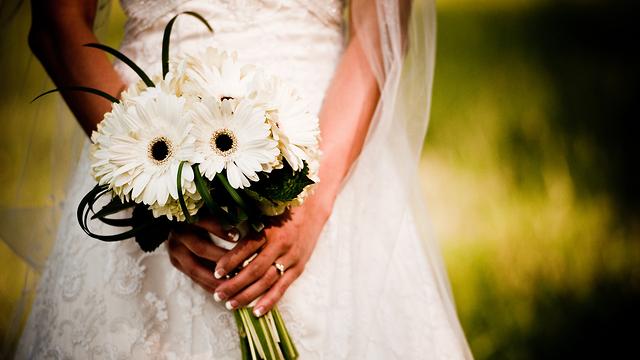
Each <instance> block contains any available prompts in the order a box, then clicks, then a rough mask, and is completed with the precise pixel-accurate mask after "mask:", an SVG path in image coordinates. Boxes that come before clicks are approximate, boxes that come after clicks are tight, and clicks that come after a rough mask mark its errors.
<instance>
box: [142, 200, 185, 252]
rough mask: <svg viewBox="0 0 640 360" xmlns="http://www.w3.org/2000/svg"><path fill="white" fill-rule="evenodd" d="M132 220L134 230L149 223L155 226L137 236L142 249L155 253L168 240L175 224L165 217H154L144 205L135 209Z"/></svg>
mask: <svg viewBox="0 0 640 360" xmlns="http://www.w3.org/2000/svg"><path fill="white" fill-rule="evenodd" d="M131 219H132V220H133V227H134V228H138V227H142V226H144V224H147V223H152V224H153V226H149V227H147V228H146V230H145V231H140V232H138V233H137V234H136V236H135V238H136V242H137V243H138V245H140V248H141V249H142V250H143V251H146V252H152V251H154V250H155V249H157V248H158V246H160V245H161V244H162V243H163V242H164V241H165V240H167V238H168V237H169V233H170V232H171V229H172V228H173V224H174V223H173V222H172V221H170V220H169V219H167V218H166V217H165V216H161V217H159V218H155V217H153V213H152V212H151V210H149V208H148V207H147V206H146V205H142V204H139V205H138V206H136V207H135V209H134V210H133V214H132V215H131Z"/></svg>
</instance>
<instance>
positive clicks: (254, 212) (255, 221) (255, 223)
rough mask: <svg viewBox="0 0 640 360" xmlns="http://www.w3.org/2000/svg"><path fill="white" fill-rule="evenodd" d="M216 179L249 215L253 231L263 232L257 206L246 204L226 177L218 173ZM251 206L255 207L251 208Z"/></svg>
mask: <svg viewBox="0 0 640 360" xmlns="http://www.w3.org/2000/svg"><path fill="white" fill-rule="evenodd" d="M216 177H217V178H218V180H220V182H221V183H222V186H224V188H225V190H227V192H228V193H229V195H231V197H232V198H233V201H235V202H236V204H238V206H239V207H240V209H242V211H243V212H244V213H245V214H247V216H248V218H247V220H249V223H250V224H251V227H252V228H253V230H255V231H257V232H259V231H262V229H264V224H263V223H262V221H260V219H259V218H258V216H259V215H258V214H259V211H258V209H257V208H256V206H255V205H254V204H253V203H247V202H245V201H244V199H243V198H242V197H241V196H240V194H238V192H237V191H236V189H234V188H233V186H231V184H229V181H228V180H227V177H226V176H224V175H222V174H220V173H217V174H216ZM249 204H251V205H253V206H250V205H249Z"/></svg>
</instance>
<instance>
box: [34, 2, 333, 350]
mask: <svg viewBox="0 0 640 360" xmlns="http://www.w3.org/2000/svg"><path fill="white" fill-rule="evenodd" d="M186 14H189V15H192V16H195V17H197V18H198V19H200V20H201V21H203V22H204V23H205V24H206V25H207V27H209V24H207V22H206V21H205V20H204V19H202V18H201V17H200V16H199V15H198V14H196V13H192V12H186ZM176 17H177V16H176ZM174 21H175V17H174V18H173V19H172V20H171V21H170V22H169V24H168V25H167V28H166V30H165V37H164V40H163V49H162V58H163V74H162V76H159V75H157V76H154V77H152V78H149V77H148V76H147V75H146V74H145V73H144V72H143V71H142V70H141V69H140V68H139V67H138V66H136V65H135V64H134V63H133V62H132V61H131V60H129V59H128V58H126V57H125V56H124V55H122V54H121V53H119V52H118V51H116V50H114V49H111V48H108V47H106V46H103V45H99V44H88V45H87V46H91V47H96V48H99V49H102V50H104V51H107V52H109V53H111V54H113V55H114V56H116V57H118V58H119V59H121V60H122V61H124V62H125V63H127V64H128V65H129V66H130V67H131V68H132V69H133V70H134V71H136V72H137V73H138V74H139V75H140V77H141V79H142V80H140V82H138V83H136V84H134V85H132V86H131V87H130V88H129V89H128V90H126V91H124V92H123V93H122V99H121V100H120V101H118V100H117V99H115V98H113V97H111V96H109V95H107V94H105V93H102V92H100V91H98V90H95V89H88V88H81V87H72V88H63V89H56V90H52V91H50V92H53V91H64V90H82V91H89V92H92V93H94V94H98V95H101V96H104V97H107V98H108V99H109V100H110V101H112V102H113V105H112V111H111V112H109V113H107V114H105V116H104V120H103V121H102V122H101V123H100V124H98V128H97V130H96V131H94V132H93V134H92V136H91V140H92V142H93V145H92V147H91V151H90V156H91V158H92V160H93V164H92V175H93V176H94V178H95V179H96V180H97V181H98V185H96V187H95V188H94V189H93V190H92V191H90V192H89V193H88V194H87V195H86V196H85V197H84V199H83V200H82V202H81V203H80V205H79V207H78V220H79V222H80V224H81V226H82V228H83V229H84V230H85V232H86V233H87V234H89V235H90V236H92V237H94V238H97V239H100V240H104V241H118V240H124V239H127V238H131V237H135V239H136V241H137V242H138V244H139V245H140V247H141V248H142V249H143V250H144V251H153V250H155V249H156V248H157V247H158V246H159V245H160V244H161V243H162V242H163V241H164V240H165V239H166V238H167V236H168V234H169V232H170V231H171V228H172V226H173V224H175V223H176V222H177V221H187V222H194V221H197V219H198V214H201V212H203V211H208V212H210V213H211V214H213V215H214V216H215V217H216V219H217V220H218V221H219V222H220V224H221V225H222V226H223V227H224V228H226V229H230V228H232V227H234V226H238V225H239V224H249V225H250V227H251V228H252V229H253V230H254V231H261V230H262V229H263V227H264V225H263V219H264V218H265V217H267V216H275V215H279V214H281V213H282V212H283V211H284V210H285V209H286V208H288V207H290V206H297V205H300V204H302V202H303V201H304V199H305V197H306V196H307V195H308V194H309V193H310V192H311V191H312V189H313V187H314V186H315V184H316V183H317V182H318V178H317V172H318V165H319V158H320V156H321V152H320V151H319V148H318V142H319V140H320V130H319V128H318V118H317V117H315V116H313V115H311V114H309V110H308V103H307V102H306V101H304V100H303V99H301V98H300V97H299V96H298V94H297V92H296V90H295V89H294V88H293V87H292V86H290V85H289V84H287V83H285V82H284V81H282V80H280V79H279V78H277V77H275V76H270V75H267V74H266V72H265V71H264V70H263V69H260V68H259V67H257V66H256V65H253V64H246V65H241V63H240V62H239V61H238V58H237V54H236V53H232V54H228V53H227V52H219V51H218V50H216V49H214V48H207V49H206V50H205V51H204V52H202V53H200V54H194V55H189V54H182V55H180V56H178V57H176V58H173V59H169V57H168V52H169V35H170V33H171V28H172V26H173V23H174ZM209 30H211V28H210V27H209ZM47 93H49V92H47ZM45 94H46V93H45ZM43 95H44V94H43ZM41 96H42V95H41ZM105 195H107V196H108V197H109V198H110V201H109V203H108V204H107V205H105V206H103V207H102V208H101V209H100V210H99V211H94V210H93V207H94V204H95V203H96V201H97V200H98V199H99V198H101V197H103V196H105ZM130 208H132V209H133V212H132V213H131V214H132V215H131V217H130V218H127V219H113V218H109V217H108V216H109V215H111V214H114V213H117V212H120V211H123V210H125V209H130ZM91 213H92V214H91ZM90 215H91V216H90ZM89 219H99V220H101V221H103V222H105V223H107V224H109V225H112V226H125V227H131V229H130V230H127V231H124V232H122V233H120V234H116V235H100V234H95V233H93V232H92V231H91V230H90V229H89V222H90V221H89ZM234 315H235V317H236V321H237V324H238V329H239V334H240V340H241V348H242V353H243V359H257V358H258V356H259V357H260V358H263V359H295V358H296V357H297V356H298V355H297V351H296V349H295V346H294V345H293V342H292V341H291V338H290V336H289V334H288V332H287V330H286V328H285V326H284V323H283V322H282V319H281V317H280V314H279V313H278V310H277V308H276V307H274V308H273V310H272V311H270V312H268V313H267V314H265V316H263V317H260V318H256V317H255V316H254V315H253V314H252V312H251V310H250V309H248V308H244V309H238V310H235V312H234Z"/></svg>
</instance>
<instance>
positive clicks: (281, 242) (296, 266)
mask: <svg viewBox="0 0 640 360" xmlns="http://www.w3.org/2000/svg"><path fill="white" fill-rule="evenodd" d="M311 199H312V198H310V199H308V201H307V203H305V204H304V205H303V206H302V207H298V208H293V209H292V210H290V211H286V212H285V213H284V214H282V215H280V216H278V217H275V218H272V219H271V220H270V221H269V224H268V225H267V226H266V227H265V229H264V230H263V231H261V232H260V233H252V234H250V235H249V236H248V237H247V238H246V239H243V240H241V241H240V242H239V243H238V245H237V246H236V247H235V248H233V249H232V250H230V251H229V252H228V253H227V254H226V255H225V256H223V257H222V258H221V259H220V260H219V261H218V264H217V266H216V271H215V274H214V276H215V277H216V278H217V279H221V278H224V277H225V275H226V274H228V273H229V272H232V271H233V270H234V269H236V268H238V267H239V266H241V265H242V264H243V262H244V261H245V260H246V259H248V258H250V257H251V256H253V254H255V253H257V252H258V251H259V254H258V255H257V256H256V257H255V259H253V260H252V261H251V262H250V263H249V264H248V265H247V266H246V267H244V268H243V269H242V270H241V271H240V272H239V273H238V274H237V275H236V276H234V277H232V278H231V279H229V280H227V281H225V282H223V283H221V284H220V285H219V286H218V287H217V288H216V291H215V295H214V298H215V299H216V300H217V301H222V300H226V306H227V308H228V309H237V308H239V307H243V306H247V305H249V304H250V303H251V302H252V301H253V300H255V299H256V298H258V297H259V296H260V295H263V294H264V296H263V297H262V299H260V300H259V301H258V302H257V303H256V304H255V306H254V310H253V312H254V314H255V315H256V316H261V315H263V314H265V313H266V312H267V311H269V310H271V308H272V307H273V306H274V305H275V304H276V303H277V302H278V300H279V299H280V298H281V297H282V295H283V294H284V292H285V291H286V290H287V288H288V287H289V285H291V283H293V281H294V280H295V279H297V278H298V277H299V276H300V274H302V271H303V270H304V268H305V265H306V264H307V261H309V258H310V257H311V254H312V253H313V249H314V248H315V245H316V242H317V239H318V237H319V235H320V232H321V231H322V228H323V227H324V223H325V222H326V220H327V218H328V216H329V213H330V211H329V209H330V208H328V209H326V210H324V211H323V210H321V209H318V207H317V206H314V205H315V204H313V202H312V201H311ZM316 209H318V210H319V211H316ZM276 263H277V264H280V265H282V266H283V267H284V269H285V271H284V273H283V274H280V271H279V270H278V269H277V268H276V266H275V264H276Z"/></svg>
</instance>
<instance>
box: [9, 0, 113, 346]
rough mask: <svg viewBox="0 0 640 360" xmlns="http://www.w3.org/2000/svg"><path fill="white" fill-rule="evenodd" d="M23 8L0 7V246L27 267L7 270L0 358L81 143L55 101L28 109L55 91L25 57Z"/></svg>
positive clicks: (103, 7)
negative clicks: (1, 79)
mask: <svg viewBox="0 0 640 360" xmlns="http://www.w3.org/2000/svg"><path fill="white" fill-rule="evenodd" d="M110 7H111V0H99V1H98V6H97V13H96V18H95V22H94V32H95V34H96V36H97V37H98V39H101V40H102V39H104V37H105V34H106V30H107V22H108V18H109V9H110ZM29 19H30V4H29V2H28V1H25V0H0V42H1V44H2V45H1V49H2V51H1V52H2V54H3V64H2V65H3V66H2V68H3V70H5V71H6V77H5V81H6V83H3V89H2V90H1V91H2V93H1V94H2V98H3V102H2V107H1V108H0V118H1V119H2V122H3V127H4V129H3V131H2V135H0V166H2V170H0V172H1V173H2V175H1V176H0V241H2V242H4V244H6V245H7V246H8V247H9V248H10V249H11V251H13V252H14V254H16V255H17V256H18V257H19V258H20V259H22V260H23V261H24V263H25V265H26V266H24V267H23V268H22V269H24V270H23V271H20V269H7V271H11V272H12V274H11V275H12V277H14V278H15V279H22V280H17V281H21V282H22V283H23V289H22V293H21V295H20V298H19V299H18V300H14V299H11V300H13V301H12V304H11V310H12V314H11V315H10V316H9V315H6V317H8V318H9V320H8V322H7V323H6V324H2V325H4V326H3V329H4V330H5V333H4V334H2V335H4V339H2V345H1V346H0V358H2V359H4V358H8V356H9V354H10V353H11V352H12V349H13V347H14V346H15V343H16V342H17V338H18V337H19V334H20V331H21V327H22V324H23V321H24V319H25V318H26V313H27V312H28V310H29V305H30V303H31V301H32V299H33V297H34V296H35V292H36V288H37V282H38V281H37V280H38V278H39V274H40V273H41V272H42V270H43V269H44V266H45V262H46V260H47V257H48V255H49V253H50V251H51V249H52V247H53V242H54V240H55V236H56V232H57V227H58V223H59V222H60V217H61V212H62V204H63V202H64V199H65V197H66V193H67V192H68V191H69V190H70V189H69V188H68V187H69V185H70V182H69V180H70V178H71V177H72V175H73V173H74V171H75V168H76V165H77V163H78V161H79V158H80V154H81V152H82V148H83V144H84V140H85V138H86V135H85V134H84V132H83V131H82V129H81V128H80V126H79V125H78V123H77V122H76V121H75V119H74V117H73V115H72V114H71V112H70V111H69V109H68V108H67V106H66V105H65V103H64V101H62V98H61V97H60V95H58V94H53V95H49V96H45V97H42V98H40V99H39V100H37V101H36V102H33V103H30V102H31V101H32V100H33V99H34V98H35V97H36V96H38V95H39V94H41V93H43V92H45V91H47V90H51V89H52V88H53V87H54V85H53V83H52V82H51V80H50V79H49V78H48V76H47V74H46V72H45V71H44V69H43V68H42V66H41V65H40V63H39V62H38V60H37V59H36V58H35V56H34V55H33V54H32V53H31V51H30V50H29V47H28V42H27V36H28V32H29V28H30V23H31V22H30V21H29Z"/></svg>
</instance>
